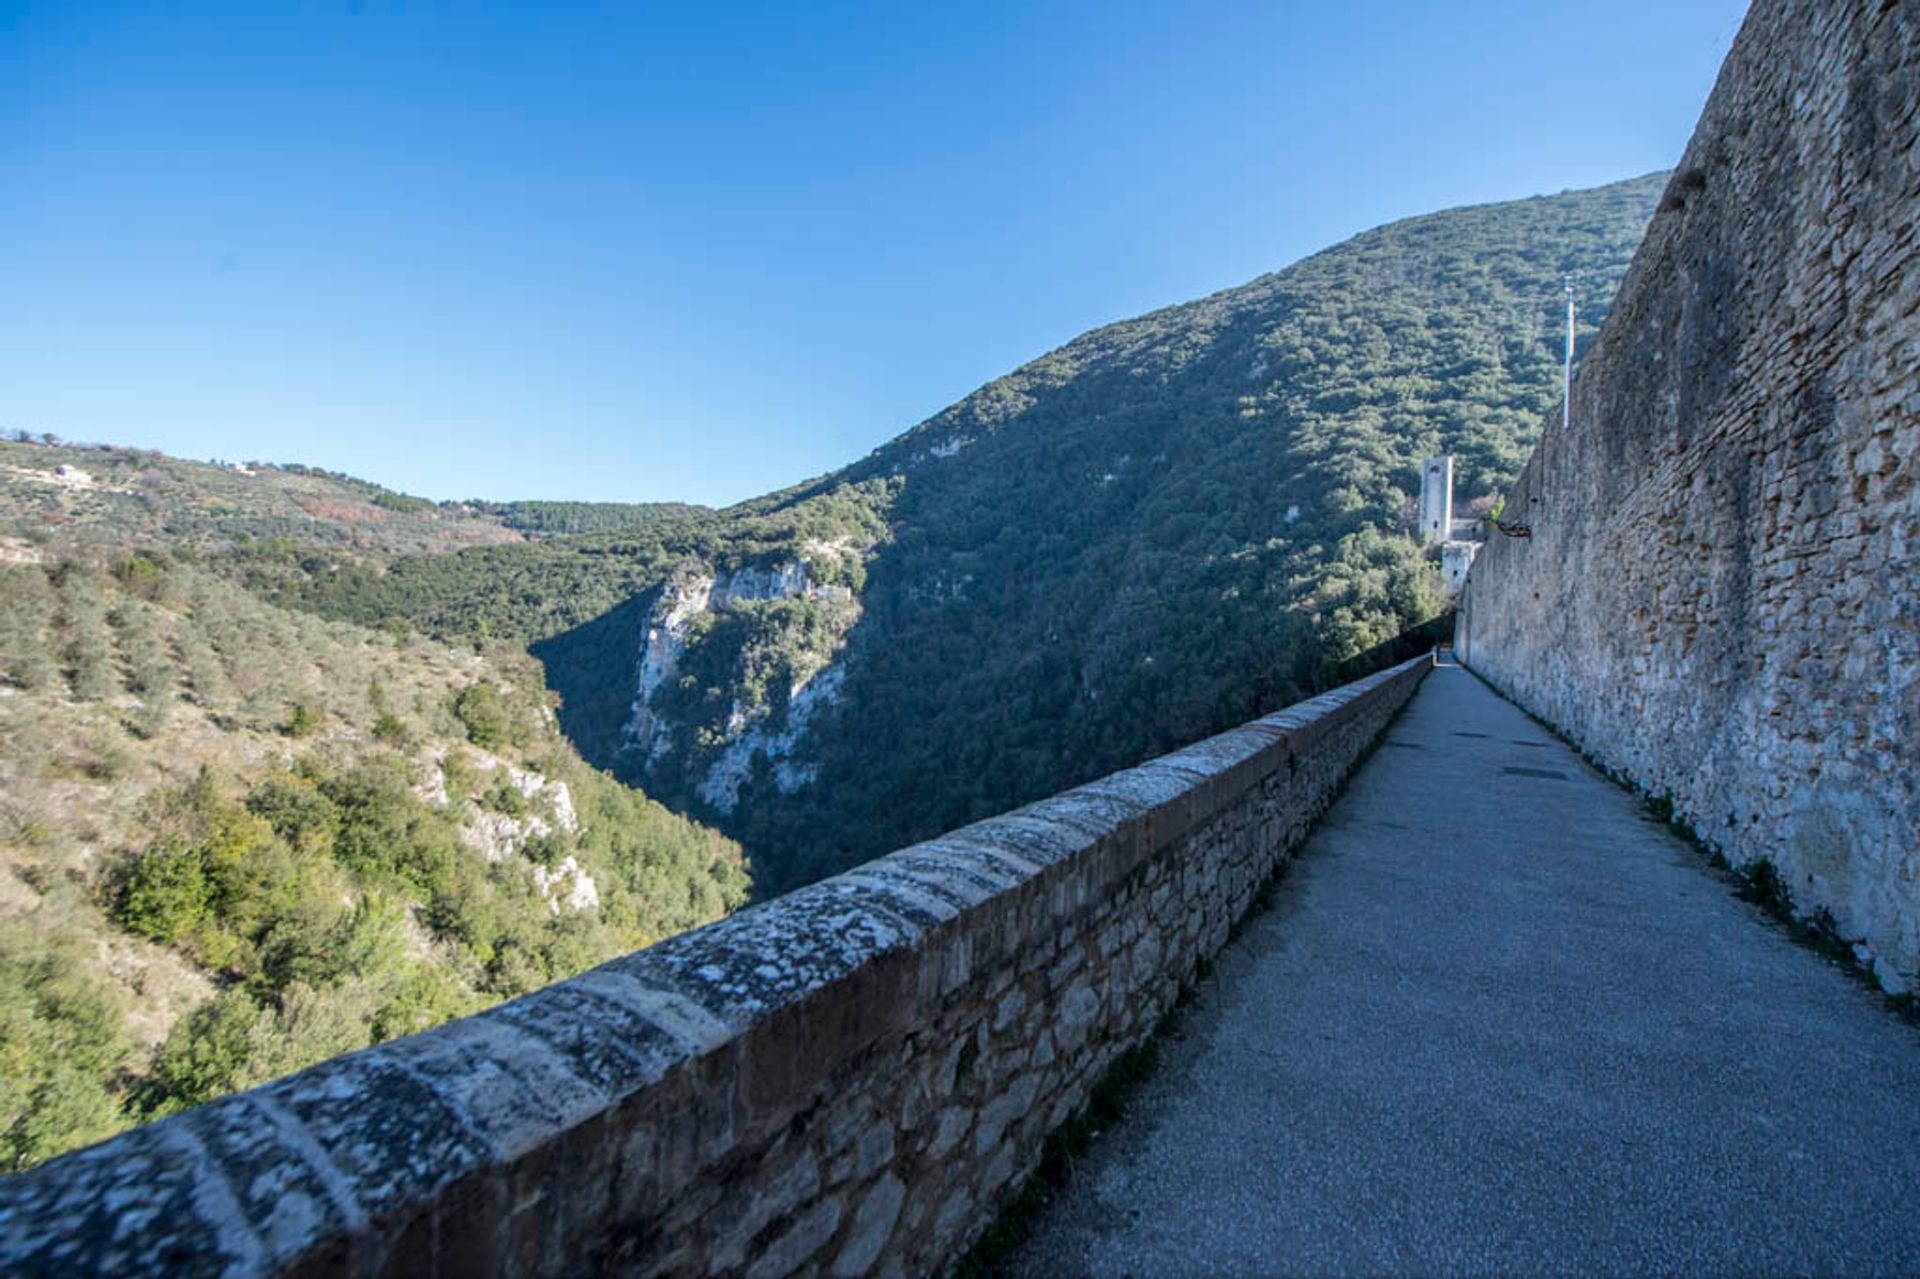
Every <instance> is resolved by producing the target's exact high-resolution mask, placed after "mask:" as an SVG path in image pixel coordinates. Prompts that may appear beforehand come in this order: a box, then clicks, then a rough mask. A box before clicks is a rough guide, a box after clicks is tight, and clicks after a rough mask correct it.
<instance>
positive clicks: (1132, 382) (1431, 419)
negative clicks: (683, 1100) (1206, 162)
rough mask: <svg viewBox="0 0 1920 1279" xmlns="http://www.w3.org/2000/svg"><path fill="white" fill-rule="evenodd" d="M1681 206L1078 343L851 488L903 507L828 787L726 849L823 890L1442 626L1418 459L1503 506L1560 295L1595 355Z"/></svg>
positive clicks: (1481, 242)
mask: <svg viewBox="0 0 1920 1279" xmlns="http://www.w3.org/2000/svg"><path fill="white" fill-rule="evenodd" d="M1663 184H1664V178H1663V176H1661V175H1651V176H1648V177H1646V178H1641V179H1637V180H1635V181H1632V182H1626V183H1621V184H1618V185H1615V186H1610V187H1604V188H1600V189H1598V190H1594V191H1583V192H1574V193H1569V194H1565V195H1560V196H1554V197H1550V198H1545V199H1537V200H1526V201H1519V202H1514V203H1508V204H1496V205H1488V206H1482V207H1477V208H1467V209H1457V210H1452V211H1449V212H1445V213H1440V214H1435V215H1432V216H1430V217H1423V218H1415V219H1412V220H1410V221H1406V222H1400V223H1395V224H1393V225H1391V226H1387V227H1382V228H1379V229H1377V230H1374V231H1370V232H1368V233H1366V234H1364V235H1361V236H1357V237H1355V238H1354V239H1352V240H1350V241H1347V242H1346V243H1344V244H1341V245H1338V246H1336V247H1334V248H1332V249H1329V250H1326V251H1325V252H1323V253H1320V254H1317V255H1315V256H1313V257H1311V258H1308V259H1306V260H1305V261H1303V262H1300V263H1298V264H1297V265H1295V266H1292V267H1290V268H1288V269H1286V270H1284V271H1281V272H1278V273H1276V274H1274V275H1271V276H1267V277H1263V278H1262V279H1259V280H1256V281H1254V282H1252V283H1251V284H1248V285H1246V286H1243V287H1241V288H1237V289H1231V290H1228V291H1226V292H1223V293H1219V294H1215V295H1214V296H1212V297H1209V298H1206V299H1203V300H1201V301H1199V302H1194V303H1191V304H1188V305H1185V306H1179V307H1173V308H1169V309H1167V310H1164V311H1159V312H1155V313H1153V314H1151V315H1148V316H1144V317H1141V318H1140V319H1137V320H1132V321H1128V322H1125V323H1122V324H1116V325H1112V326H1109V327H1107V328H1103V329H1099V330H1096V331H1094V332H1092V333H1089V334H1087V335H1086V336H1084V337H1082V338H1079V339H1077V340H1075V341H1074V342H1072V343H1070V344H1068V345H1067V346H1065V347H1063V348H1061V349H1060V350H1058V351H1054V352H1052V353H1049V354H1048V355H1046V356H1043V357H1042V358H1041V359H1039V360H1036V361H1035V362H1033V363H1032V364H1030V365H1028V366H1026V367H1025V368H1023V369H1020V370H1019V371H1017V372H1016V373H1014V374H1012V375H1010V376H1008V377H1006V378H1003V379H1001V380H999V381H997V382H994V383H992V384H990V385H988V386H986V387H984V388H982V389H981V390H980V391H978V392H976V393H975V394H974V395H972V396H969V397H968V398H967V399H965V400H963V401H962V402H960V403H959V404H957V405H955V406H953V407H952V408H950V409H948V410H946V411H945V412H943V413H941V414H938V415H937V416H935V417H934V418H932V419H931V420H929V421H928V422H926V423H924V424H922V425H921V426H919V427H917V428H915V429H914V430H913V431H910V432H908V433H907V434H906V435H904V436H902V437H901V438H900V439H898V440H896V441H894V442H893V443H891V444H889V445H888V446H886V447H885V448H883V449H881V450H879V451H878V452H877V453H876V454H875V455H874V456H873V457H871V458H869V459H868V460H866V461H865V462H863V463H861V464H859V465H857V466H855V467H853V468H850V470H849V471H848V472H846V473H845V474H844V475H843V476H838V477H834V479H833V480H832V481H830V483H831V484H857V483H861V482H863V481H864V482H867V483H871V482H873V480H874V479H876V478H878V477H882V476H885V477H894V481H895V483H896V484H897V486H898V495H897V497H895V498H894V500H893V501H892V503H891V505H890V506H889V508H888V511H887V518H888V522H889V538H888V540H887V541H886V542H884V543H882V544H881V545H879V546H878V548H877V549H876V551H875V553H874V554H873V557H872V561H871V563H870V564H869V565H868V570H867V577H868V586H867V588H866V590H865V591H864V593H863V595H862V603H863V605H864V608H865V619H866V620H865V621H864V622H863V624H862V626H861V627H860V628H859V629H858V630H856V632H855V633H854V635H853V642H852V645H851V648H850V652H849V654H848V656H847V658H846V659H845V665H846V675H845V682H844V685H843V689H844V693H845V705H844V707H843V708H842V709H841V711H840V713H839V714H838V715H835V716H832V717H820V718H819V719H818V720H817V722H816V727H815V728H814V729H813V730H812V733H811V742H810V753H809V755H808V756H807V758H808V759H809V760H811V761H814V762H815V764H816V766H817V768H818V772H817V774H816V775H815V778H814V781H813V782H812V784H811V785H809V786H807V787H806V788H804V789H803V790H801V791H800V792H799V793H797V794H796V795H794V796H780V795H769V794H767V792H766V788H765V787H764V786H763V785H759V786H756V787H755V789H754V790H753V792H752V794H751V795H750V796H749V798H748V799H747V800H743V802H742V803H741V805H740V806H739V808H738V809H737V810H736V812H735V813H734V814H733V815H732V817H731V819H730V821H729V824H728V829H730V830H731V831H733V832H734V833H736V834H738V835H739V836H740V837H741V838H742V839H743V840H744V841H745V842H746V844H747V846H748V847H749V848H750V849H754V850H756V851H759V852H762V853H763V854H764V856H765V858H766V859H767V861H768V862H769V863H771V864H772V865H775V866H778V867H779V868H780V869H781V870H782V871H784V872H785V873H787V874H788V875H790V876H791V877H792V878H793V879H795V880H797V879H801V878H805V877H807V876H810V875H812V874H815V873H819V872H822V871H825V870H829V869H832V868H835V867H838V866H841V865H845V864H847V863H849V862H852V861H855V860H858V859H861V858H864V857H866V856H870V855H872V854H874V853H877V852H880V851H882V850H884V849H886V848H888V847H890V846H894V845H897V844H901V843H904V842H907V841H909V840H911V839H915V838H921V837H925V836H927V835H930V834H932V833H934V832H936V831H938V830H940V829H943V828H946V827H950V826H953V825H956V824H958V823H960V822H963V821H967V820H971V819H973V818H976V817H979V816H982V815H985V814H987V813H990V812H993V811H996V810H1000V809H1003V808H1006V807H1008V806H1011V805H1014V804H1017V803H1021V802H1025V801H1027V800H1030V799H1032V798H1034V797H1036V796H1039V795H1043V794H1046V793H1048V792H1051V791H1053V790H1056V789H1059V788H1061V787H1063V786H1067V785H1070V784H1074V783H1077V782H1079V781H1081V780H1085V779H1087V778H1089V777H1092V776H1096V775H1098V774H1100V773H1102V772H1104V771H1106V770H1108V769H1111V768H1115V767H1120V766H1123V765H1125V764H1128V763H1132V762H1135V761H1137V760H1139V759H1141V758H1144V757H1147V756H1149V755H1152V754H1154V753H1156V752H1158V751H1162V750H1165V749H1168V748H1171V747H1173V746H1175V745H1178V744H1180V743H1182V742H1185V741H1189V740H1192V739H1194V738H1197V737H1199V736H1202V735H1204V734H1206V733H1208V732H1211V731H1215V730H1217V729H1220V728H1223V727H1225V726H1228V725H1230V724H1233V723H1236V722H1239V721H1241V720H1244V719H1246V718H1248V717H1250V716H1253V715H1255V714H1258V713H1261V712H1263V711H1265V710H1268V709H1271V708H1273V707H1275V706H1277V705H1280V704H1284V703H1285V702H1287V701H1289V700H1292V699H1294V698H1296V697H1298V696H1301V695H1303V694H1306V693H1308V692H1310V691H1313V690H1315V689H1317V688H1319V687H1322V686H1324V685H1325V684H1327V683H1329V682H1332V681H1333V680H1334V679H1335V678H1336V676H1337V675H1338V674H1339V673H1340V672H1339V671H1338V670H1337V667H1338V664H1339V663H1341V662H1343V661H1345V660H1347V659H1350V658H1352V657H1354V656H1355V655H1357V654H1360V653H1362V652H1364V651H1365V650H1367V649H1368V648H1370V647H1371V646H1373V645H1376V644H1378V643H1380V642H1382V641H1384V640H1386V639H1388V638H1389V637H1391V636H1393V635H1394V634H1396V633H1397V632H1399V631H1401V630H1402V629H1404V628H1406V627H1409V626H1411V625H1414V624H1416V623H1418V622H1421V621H1422V620H1424V619H1425V618H1427V617H1429V616H1431V615H1432V614H1433V613H1434V612H1435V611H1436V610H1437V609H1438V608H1439V607H1440V604H1439V601H1438V599H1437V597H1436V593H1435V589H1434V588H1435V586H1436V585H1437V583H1436V579H1435V575H1434V572H1433V566H1432V564H1431V562H1430V561H1428V560H1426V559H1424V558H1423V557H1422V556H1421V554H1420V553H1419V551H1418V550H1417V548H1416V545H1415V542H1414V540H1413V532H1414V522H1415V518H1416V516H1417V494H1418V490H1419V476H1418V464H1419V460H1420V458H1421V457H1423V456H1426V455H1431V454H1436V453H1450V454H1453V455H1454V457H1455V458H1456V489H1455V500H1456V505H1457V506H1467V507H1471V506H1472V505H1473V504H1474V502H1475V500H1476V499H1479V500H1480V507H1481V509H1485V507H1486V506H1488V505H1490V503H1491V501H1492V498H1493V495H1494V494H1496V493H1498V492H1500V491H1503V490H1504V488H1505V486H1506V485H1507V483H1508V482H1509V481H1510V479H1511V478H1512V477H1513V475H1514V474H1515V473H1517V471H1518V470H1519V468H1520V466H1521V465H1522V464H1523V463H1524V461H1525V459H1526V457H1527V456H1528V453H1529V452H1530V450H1531V448H1532V446H1533V443H1534V440H1535V434H1536V430H1537V425H1538V423H1539V422H1540V421H1541V419H1542V416H1543V414H1544V413H1545V412H1546V411H1547V410H1548V409H1549V408H1551V406H1552V405H1553V404H1554V403H1555V402H1556V401H1557V399H1558V395H1557V391H1558V386H1559V374H1560V367H1559V366H1560V356H1561V347H1562V341H1563V338H1562V314H1563V301H1562V296H1563V295H1562V277H1563V276H1564V275H1568V274H1571V275H1573V276H1574V277H1575V280H1576V290H1577V294H1578V298H1579V303H1580V312H1581V320H1582V323H1581V329H1580V332H1581V335H1582V337H1583V338H1585V337H1590V336H1591V335H1592V333H1593V332H1594V331H1595V330H1596V329H1597V327H1598V324H1599V323H1600V321H1601V320H1602V319H1603V318H1604V316H1605V312H1606V309H1607V305H1608V303H1609V301H1610V300H1611V298H1612V296H1613V292H1614V290H1615V288H1616V286H1617V285H1618V282H1619V280H1620V278H1621V276H1622V275H1623V274H1624V272H1625V269H1626V266H1627V262H1628V260H1629V258H1630V257H1631V254H1632V252H1633V250H1634V248H1635V247H1636V246H1637V244H1638V242H1639V240H1640V237H1641V234H1642V232H1643V231H1644V228H1645V225H1646V222H1647V220H1648V218H1649V217H1650V216H1651V214H1652V211H1653V207H1654V204H1655V202H1656V201H1657V199H1658V197H1659V194H1660V191H1661V189H1662V186H1663ZM801 500H805V499H804V498H802V499H801ZM656 771H659V770H656ZM664 780H666V779H664V778H663V781H664ZM776 780H777V779H776ZM665 793H667V794H674V793H677V792H676V791H675V789H674V788H673V787H672V786H667V787H666V789H665Z"/></svg>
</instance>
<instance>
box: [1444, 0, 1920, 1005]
mask: <svg viewBox="0 0 1920 1279" xmlns="http://www.w3.org/2000/svg"><path fill="white" fill-rule="evenodd" d="M1916 103H1920V3H1915V0H1890V2H1882V0H1757V2H1756V3H1755V4H1754V6H1753V9H1752V11H1751V12H1750V13H1749V15H1748V17H1747V20H1746V23H1745V25H1744V27H1743V28H1742V30H1741V32H1740V35H1739V38H1738V39H1737V40H1736V42H1735V44H1734V47H1733V50H1732V52H1731V54H1730V55H1729V56H1728V59H1727V62H1726V65H1725V67H1724V69H1723V70H1722V71H1721V74H1720V78H1719V81H1718V84H1717V85H1716V87H1715V89H1714V91H1713V94H1712V97H1711V99H1710V100H1709V102H1708V104H1707V107H1706V110H1705V112H1704V114H1703V115H1702V116H1701V119H1700V122H1699V125H1698V127H1697V129H1696V131H1695V133H1694V136H1693V139H1692V141H1691V143H1690V144H1689V145H1688V147H1687V152H1686V155H1685V158H1684V159H1683V160H1682V161H1681V163H1680V165H1679V167H1678V168H1677V169H1676V171H1675V175H1674V178H1673V180H1672V182H1671V184H1670V186H1669V188H1668V191H1667V196H1666V198H1665V200H1664V201H1663V202H1662V205H1661V208H1660V211H1659V212H1658V213H1656V214H1655V216H1654V219H1653V224H1652V226H1651V228H1650V229H1649V230H1648V233H1647V239H1646V242H1645V244H1644V245H1643V246H1642V247H1641V249H1640V251H1639V253H1638V255H1637V256H1636V257H1635V259H1634V262H1633V265H1632V268H1631V269H1630V270H1629V272H1628V274H1627V277H1626V280H1625V281H1624V283H1623V284H1622V285H1621V289H1620V294H1619V296H1618V298H1617V299H1616V300H1615V302H1614V305H1613V309H1612V311H1611V313H1610V314H1609V316H1608V319H1607V322H1606V325H1605V327H1604V328H1603V330H1602V332H1601V334H1600V336H1599V339H1598V341H1597V343H1596V344H1595V346H1594V347H1593V349H1592V350H1591V351H1590V352H1589V353H1588V354H1587V356H1586V357H1585V360H1584V361H1583V364H1582V367H1581V369H1580V374H1579V379H1578V381H1577V383H1576V384H1575V387H1574V391H1573V405H1572V418H1573V424H1572V429H1571V431H1570V432H1565V431H1562V430H1561V429H1560V427H1559V424H1558V421H1557V418H1556V420H1553V421H1550V423H1549V425H1548V427H1547V431H1546V434H1545V437H1544V438H1543V440H1542V442H1541V444H1540V447H1539V450H1538V452H1536V454H1535V455H1534V457H1533V459H1532V461H1531V462H1530V463H1529V464H1528V466H1527V468H1526V471H1525V472H1524V474H1523V475H1522V477H1521V479H1520V481H1519V483H1518V484H1517V485H1516V486H1515V488H1514V490H1513V492H1512V493H1511V495H1510V496H1509V497H1508V499H1507V503H1506V511H1505V518H1506V519H1507V520H1509V521H1514V520H1519V521H1525V522H1527V523H1529V524H1531V526H1532V536H1531V537H1530V538H1527V539H1524V540H1515V539H1509V538H1501V537H1496V538H1495V539H1494V541H1493V544H1492V545H1490V546H1489V547H1488V548H1487V549H1486V550H1485V551H1483V552H1482V553H1481V555H1480V557H1479V558H1478V560H1476V562H1475V563H1474V565H1473V568H1472V571H1471V574H1470V576H1469V578H1468V582H1467V588H1466V593H1465V596H1464V599H1463V601H1462V603H1461V606H1460V614H1459V617H1460V629H1459V634H1458V636H1457V640H1456V644H1457V648H1458V651H1460V653H1461V654H1462V656H1463V657H1464V658H1465V659H1466V660H1467V662H1468V663H1469V664H1470V665H1471V666H1472V667H1473V668H1474V669H1475V670H1477V671H1480V672H1481V673H1482V674H1484V675H1485V676H1487V677H1488V678H1489V679H1490V680H1492V681H1493V683H1495V684H1496V685H1497V686H1499V687H1500V688H1502V689H1503V690H1505V691H1507V692H1508V693H1509V694H1511V695H1512V696H1513V697H1515V698H1516V699H1517V700H1518V701H1519V702H1520V703H1521V704H1522V705H1524V706H1526V707H1527V708H1528V709H1530V710H1532V711H1534V712H1536V713H1537V714H1539V715H1540V716H1541V717H1543V718H1544V719H1546V720H1548V721H1550V722H1551V723H1553V724H1555V725H1556V726H1558V727H1560V728H1561V729H1563V730H1564V731H1566V732H1567V734H1568V735H1569V736H1571V737H1572V738H1573V739H1574V740H1576V741H1577V742H1578V743H1579V744H1580V745H1581V746H1582V747H1583V748H1584V749H1586V750H1587V751H1588V752H1589V753H1590V754H1592V755H1593V756H1594V757H1596V758H1597V759H1599V760H1600V761H1601V762H1603V763H1605V764H1607V765H1609V766H1610V767H1612V768H1614V769H1615V770H1617V771H1618V772H1620V773H1622V774H1623V775H1625V776H1626V777H1627V778H1629V779H1630V780H1632V781H1633V782H1634V783H1636V784H1637V785H1639V786H1641V787H1643V788H1645V789H1646V790H1647V791H1649V792H1650V793H1653V794H1655V795H1671V797H1672V799H1673V802H1674V805H1675V808H1676V810H1677V811H1678V813H1679V815H1681V816H1682V817H1684V818H1685V819H1686V820H1688V821H1689V822H1690V823H1691V824H1692V826H1693V827H1694V829H1695V830H1696V831H1697V832H1698V833H1699V835H1700V836H1701V837H1702V838H1703V839H1704V840H1706V841H1707V842H1708V843H1709V844H1711V845H1713V846H1715V847H1717V848H1718V849H1720V850H1721V851H1723V852H1724V853H1725V854H1726V856H1727V857H1728V858H1729V859H1730V860H1732V861H1734V862H1735V863H1746V862H1750V861H1752V860H1754V859H1758V858H1765V859H1767V860H1768V861H1770V862H1772V863H1773V865H1774V866H1775V867H1776V868H1777V869H1778V870H1779V872H1780V875H1781V878H1782V880H1783V881H1784V883H1785V885H1786V887H1787V888H1788V889H1789V891H1790V892H1791V893H1792V895H1793V897H1794V900H1795V902H1796V903H1797V904H1798V906H1799V907H1800V908H1801V909H1802V910H1805V911H1808V912H1813V911H1825V912H1827V913H1829V914H1830V915H1831V917H1832V920H1833V923H1834V925H1835V926H1836V927H1837V929H1838V930H1839V931H1840V932H1841V933H1842V934H1843V935H1844V936H1846V937H1847V938H1849V939H1850V940H1852V939H1857V941H1858V942H1859V951H1860V953H1861V955H1862V956H1863V958H1865V959H1867V960H1868V961H1869V962H1870V963H1872V964H1873V965H1874V967H1875V971H1876V972H1877V973H1878V974H1879V976H1880V978H1881V980H1882V982H1883V983H1884V984H1886V985H1887V986H1888V987H1890V988H1893V989H1905V988H1908V987H1909V986H1910V984H1911V983H1912V981H1913V979H1914V973H1915V967H1916V964H1920V269H1917V267H1920V263H1917V262H1916V249H1920V134H1917V133H1916V114H1915V112H1916Z"/></svg>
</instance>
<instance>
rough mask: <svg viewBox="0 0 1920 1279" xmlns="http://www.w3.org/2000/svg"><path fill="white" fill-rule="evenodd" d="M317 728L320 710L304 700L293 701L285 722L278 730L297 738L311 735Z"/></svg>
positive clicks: (318, 726)
mask: <svg viewBox="0 0 1920 1279" xmlns="http://www.w3.org/2000/svg"><path fill="white" fill-rule="evenodd" d="M319 728H320V712H319V711H316V710H315V709H313V707H311V706H309V705H307V704H306V703H305V702H295V703H294V704H293V709H292V710H291V711H289V712H288V713H287V722H286V724H285V725H284V726H282V728H281V730H280V731H281V732H283V733H285V734H286V735H287V736H288V737H294V738H299V737H311V736H313V735H314V733H316V732H318V731H319Z"/></svg>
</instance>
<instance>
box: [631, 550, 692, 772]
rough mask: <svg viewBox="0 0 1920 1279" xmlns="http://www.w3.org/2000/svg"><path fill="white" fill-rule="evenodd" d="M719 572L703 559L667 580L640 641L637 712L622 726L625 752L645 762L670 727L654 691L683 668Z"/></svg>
mask: <svg viewBox="0 0 1920 1279" xmlns="http://www.w3.org/2000/svg"><path fill="white" fill-rule="evenodd" d="M714 584H715V577H714V574H713V571H712V570H711V569H710V568H708V567H707V566H706V565H704V564H696V565H687V566H685V567H683V568H681V569H679V570H678V571H677V572H675V573H674V574H673V576H672V577H670V578H668V579H667V583H666V585H665V586H662V587H661V588H660V598H659V599H657V600H655V601H654V605H653V609H652V610H651V611H650V612H649V613H648V614H647V635H646V639H645V641H644V642H643V643H642V644H641V646H640V663H639V669H638V671H637V674H636V678H635V688H634V695H633V711H632V714H631V715H630V716H629V717H628V719H627V724H626V728H625V729H624V730H622V735H623V736H624V737H625V739H626V741H625V745H623V746H622V747H621V749H622V750H623V751H631V752H633V753H635V754H637V755H638V756H639V757H640V759H641V761H642V762H643V763H652V762H653V760H654V759H655V758H657V757H658V756H659V754H660V752H661V751H663V750H665V749H666V746H667V740H668V733H669V726H668V725H667V723H666V722H665V721H664V720H663V719H661V718H660V717H659V716H657V715H655V714H654V711H653V695H654V694H655V693H656V692H658V691H659V689H660V687H661V686H662V685H663V684H665V683H666V682H667V681H668V680H669V679H671V678H672V677H673V675H674V672H676V671H677V670H678V669H679V667H680V655H681V654H682V653H684V652H685V651H686V647H687V637H688V635H689V634H690V633H691V632H692V629H693V623H694V620H695V619H696V618H698V617H699V616H700V615H701V614H702V613H704V612H706V611H707V606H708V604H709V602H710V601H711V599H712V597H713V588H714Z"/></svg>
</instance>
